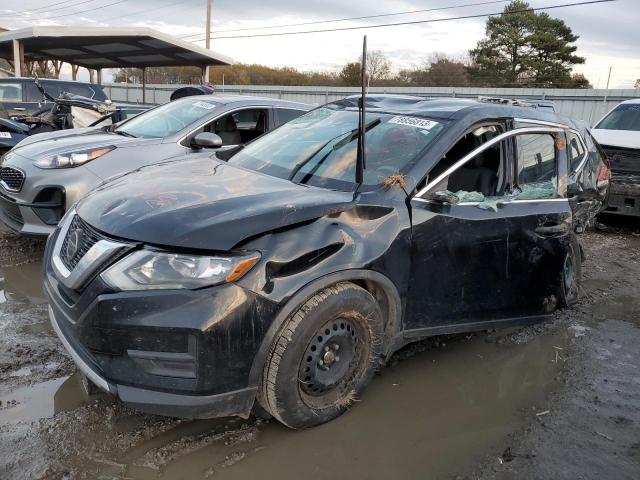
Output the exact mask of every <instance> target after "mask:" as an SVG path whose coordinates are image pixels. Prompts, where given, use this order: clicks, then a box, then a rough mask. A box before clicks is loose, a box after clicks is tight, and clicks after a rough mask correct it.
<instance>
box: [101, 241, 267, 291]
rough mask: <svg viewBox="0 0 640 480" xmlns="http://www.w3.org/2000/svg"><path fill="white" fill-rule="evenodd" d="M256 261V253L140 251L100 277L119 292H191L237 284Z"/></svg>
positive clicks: (257, 255)
mask: <svg viewBox="0 0 640 480" xmlns="http://www.w3.org/2000/svg"><path fill="white" fill-rule="evenodd" d="M258 260H260V254H259V253H257V252H253V253H248V254H245V255H229V256H216V257H205V256H200V255H185V254H174V253H161V252H153V251H149V250H139V251H137V252H134V253H132V254H131V255H129V256H127V257H125V258H123V259H122V260H120V261H119V262H118V263H116V264H115V265H113V266H111V267H109V268H108V269H107V270H106V271H105V272H104V273H102V279H103V280H104V281H105V282H107V283H108V284H109V285H110V286H112V287H114V288H118V289H120V290H165V289H182V288H186V289H194V288H202V287H209V286H212V285H218V284H221V283H229V282H233V281H234V280H238V279H239V278H241V277H242V276H243V275H244V274H245V273H247V272H248V271H249V270H250V269H251V267H253V266H254V265H255V264H256V263H257V262H258Z"/></svg>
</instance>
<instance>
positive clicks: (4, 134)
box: [0, 132, 11, 138]
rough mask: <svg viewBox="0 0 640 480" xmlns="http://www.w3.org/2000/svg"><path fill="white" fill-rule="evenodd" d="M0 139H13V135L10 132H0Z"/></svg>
mask: <svg viewBox="0 0 640 480" xmlns="http://www.w3.org/2000/svg"><path fill="white" fill-rule="evenodd" d="M0 138H11V134H10V133H9V132H0Z"/></svg>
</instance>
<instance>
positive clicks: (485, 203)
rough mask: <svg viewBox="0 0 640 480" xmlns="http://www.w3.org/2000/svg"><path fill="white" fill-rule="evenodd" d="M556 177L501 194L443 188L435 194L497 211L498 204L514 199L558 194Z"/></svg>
mask: <svg viewBox="0 0 640 480" xmlns="http://www.w3.org/2000/svg"><path fill="white" fill-rule="evenodd" d="M556 185H557V179H556V178H555V177H554V178H553V179H551V181H548V182H539V183H529V184H525V185H523V186H522V187H519V188H517V189H516V191H514V192H513V193H508V194H505V195H501V196H492V197H486V196H485V195H483V194H482V193H481V192H467V191H464V190H459V191H457V192H451V191H449V190H443V191H439V192H436V196H437V197H439V198H440V199H443V200H446V201H447V202H448V203H452V204H453V203H461V202H473V203H477V205H476V206H477V207H478V208H480V209H482V210H491V211H494V212H497V211H498V206H499V205H501V204H506V203H509V202H513V201H514V200H544V199H548V198H556V197H557V196H558V190H557V187H556Z"/></svg>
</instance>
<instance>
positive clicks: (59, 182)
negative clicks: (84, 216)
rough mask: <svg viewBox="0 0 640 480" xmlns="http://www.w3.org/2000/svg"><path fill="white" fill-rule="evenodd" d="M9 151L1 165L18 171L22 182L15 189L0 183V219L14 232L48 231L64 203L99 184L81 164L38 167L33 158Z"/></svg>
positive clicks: (41, 232) (32, 233) (100, 182)
mask: <svg viewBox="0 0 640 480" xmlns="http://www.w3.org/2000/svg"><path fill="white" fill-rule="evenodd" d="M11 153H12V156H11V157H10V160H9V161H6V160H5V162H4V163H3V166H5V167H10V168H13V169H16V170H19V171H21V172H22V173H23V174H24V182H23V184H22V186H21V188H20V189H19V190H18V191H14V190H8V189H7V188H5V187H4V186H3V185H0V221H2V223H4V224H5V225H6V226H7V227H9V228H10V229H11V230H13V231H14V232H16V233H19V234H23V235H30V236H45V237H46V236H48V235H50V234H51V233H52V232H53V231H54V230H55V228H56V225H57V224H58V221H59V220H60V219H61V218H62V215H64V213H65V211H66V209H67V208H68V207H70V206H71V205H73V204H74V203H75V202H76V201H78V199H80V198H81V197H82V196H84V195H86V194H87V193H88V192H90V191H91V190H92V189H94V188H95V187H97V186H99V185H100V184H102V179H101V178H100V177H98V176H97V175H95V174H94V173H92V172H91V171H90V170H89V169H87V168H86V166H84V165H82V166H79V167H76V168H61V169H41V168H38V167H36V166H35V165H34V162H33V160H31V159H28V158H26V157H23V156H21V155H19V154H17V153H15V152H11Z"/></svg>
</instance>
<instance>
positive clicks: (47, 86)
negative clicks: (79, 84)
mask: <svg viewBox="0 0 640 480" xmlns="http://www.w3.org/2000/svg"><path fill="white" fill-rule="evenodd" d="M40 85H42V88H44V91H45V92H47V93H48V94H49V95H51V96H52V97H53V98H57V97H59V96H60V94H61V93H62V92H63V91H64V89H61V88H60V86H61V85H60V84H58V83H54V82H44V81H42V80H40Z"/></svg>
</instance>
